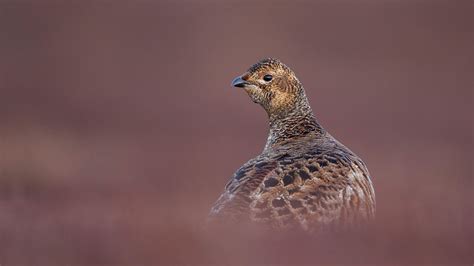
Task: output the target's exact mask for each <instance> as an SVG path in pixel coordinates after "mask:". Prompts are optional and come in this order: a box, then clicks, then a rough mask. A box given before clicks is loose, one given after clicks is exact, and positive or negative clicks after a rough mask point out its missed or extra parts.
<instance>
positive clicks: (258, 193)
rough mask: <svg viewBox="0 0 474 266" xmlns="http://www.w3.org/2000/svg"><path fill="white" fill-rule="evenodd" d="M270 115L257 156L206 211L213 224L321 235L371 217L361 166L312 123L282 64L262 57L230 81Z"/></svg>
mask: <svg viewBox="0 0 474 266" xmlns="http://www.w3.org/2000/svg"><path fill="white" fill-rule="evenodd" d="M232 86H234V87H237V88H241V89H243V90H244V91H245V92H246V93H247V94H248V96H249V97H250V99H251V100H252V101H253V102H255V103H257V104H259V105H260V106H262V107H263V109H264V110H265V111H266V113H267V115H268V121H269V134H268V138H267V141H266V144H265V146H264V149H263V151H262V153H261V154H260V155H258V156H257V157H255V158H253V159H251V160H249V161H248V162H246V163H245V164H244V165H242V166H241V167H240V168H239V169H238V170H237V171H236V172H235V173H234V174H233V175H232V177H231V178H230V180H229V181H228V183H227V184H226V185H225V188H224V191H223V193H222V194H221V195H220V197H219V198H218V199H217V201H216V202H215V203H214V205H213V206H212V208H211V211H210V213H209V220H210V221H214V222H216V221H218V222H240V221H247V222H251V223H255V224H262V225H264V226H266V227H268V228H272V229H285V228H300V229H302V230H304V231H308V232H321V231H324V230H328V229H334V228H351V227H354V226H356V225H360V224H364V223H367V222H369V221H372V220H373V219H374V217H375V191H374V187H373V185H372V181H371V179H370V174H369V171H368V169H367V167H366V165H365V164H364V162H363V161H362V160H361V159H360V158H359V157H358V156H357V155H356V154H355V153H354V152H352V151H351V150H349V149H348V148H347V147H345V146H344V145H343V144H341V143H340V142H339V141H337V140H336V139H335V138H334V137H332V136H331V135H330V134H329V133H328V132H327V131H326V130H325V129H324V128H323V127H322V126H321V125H320V123H319V122H318V121H317V119H316V117H315V115H314V114H313V111H312V109H311V107H310V104H309V101H308V98H307V97H306V93H305V89H304V88H303V86H302V84H301V82H300V81H299V80H298V78H297V77H296V75H295V73H294V72H293V71H292V70H291V69H290V68H289V67H288V66H286V65H285V64H283V63H282V62H281V61H280V60H278V59H275V58H267V59H263V60H260V61H259V62H257V63H256V64H254V65H253V66H251V67H250V68H249V69H248V70H247V71H246V72H245V73H244V74H242V75H240V76H238V77H236V78H235V79H234V80H233V81H232Z"/></svg>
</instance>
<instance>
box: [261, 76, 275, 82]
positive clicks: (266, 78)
mask: <svg viewBox="0 0 474 266" xmlns="http://www.w3.org/2000/svg"><path fill="white" fill-rule="evenodd" d="M272 78H273V76H272V75H265V76H263V80H265V81H270V80H272Z"/></svg>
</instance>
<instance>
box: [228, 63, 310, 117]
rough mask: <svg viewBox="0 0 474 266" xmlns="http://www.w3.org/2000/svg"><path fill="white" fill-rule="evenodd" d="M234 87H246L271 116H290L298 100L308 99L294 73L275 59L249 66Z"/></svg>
mask: <svg viewBox="0 0 474 266" xmlns="http://www.w3.org/2000/svg"><path fill="white" fill-rule="evenodd" d="M232 86H234V87H239V88H243V89H244V90H245V91H246V92H247V93H248V95H249V96H250V98H251V99H252V101H254V102H255V103H258V104H260V105H261V106H262V107H263V108H264V109H265V111H267V113H268V115H269V116H280V115H284V114H285V113H289V112H291V111H292V110H293V109H294V108H295V107H296V105H297V103H298V102H299V101H301V100H306V96H305V95H304V91H303V87H302V86H301V83H300V82H299V81H298V79H297V78H296V76H295V74H294V73H293V71H292V70H291V69H290V68H289V67H287V66H286V65H284V64H283V63H282V62H281V61H280V60H278V59H273V58H268V59H263V60H261V61H260V62H258V63H256V64H255V65H253V66H252V67H250V68H249V69H248V70H247V72H245V73H244V74H243V75H241V76H238V77H237V78H235V79H234V80H233V81H232ZM302 98H304V99H302Z"/></svg>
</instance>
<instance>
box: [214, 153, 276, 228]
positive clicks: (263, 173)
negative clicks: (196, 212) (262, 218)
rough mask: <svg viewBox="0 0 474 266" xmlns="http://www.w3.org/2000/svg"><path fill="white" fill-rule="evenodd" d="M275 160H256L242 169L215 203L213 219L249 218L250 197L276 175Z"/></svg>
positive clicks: (236, 173)
mask: <svg viewBox="0 0 474 266" xmlns="http://www.w3.org/2000/svg"><path fill="white" fill-rule="evenodd" d="M277 167H278V163H277V162H276V161H275V160H264V159H261V158H258V157H257V158H255V159H252V160H250V161H248V162H247V163H246V164H244V165H243V166H242V167H240V168H239V169H238V170H237V171H236V172H235V173H234V175H233V176H232V178H231V179H230V181H229V182H228V183H227V185H226V186H225V190H224V192H223V193H222V194H221V196H220V197H219V199H218V200H217V201H216V203H214V205H213V207H212V209H211V212H210V214H209V216H210V218H211V219H216V218H224V219H227V220H237V219H242V218H245V217H247V218H248V213H249V208H250V204H251V202H252V199H251V198H250V195H251V194H252V193H253V192H254V191H255V190H256V189H258V188H259V186H260V184H261V183H262V182H263V180H265V179H266V178H267V177H268V176H273V175H275V170H276V168H277Z"/></svg>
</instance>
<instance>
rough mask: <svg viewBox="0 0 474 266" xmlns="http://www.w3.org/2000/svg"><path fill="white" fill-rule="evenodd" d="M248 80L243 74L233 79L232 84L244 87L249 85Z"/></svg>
mask: <svg viewBox="0 0 474 266" xmlns="http://www.w3.org/2000/svg"><path fill="white" fill-rule="evenodd" d="M248 84H250V83H248V82H247V81H245V80H243V79H242V77H241V76H238V77H236V78H235V79H234V80H232V86H234V87H238V88H243V87H245V85H248Z"/></svg>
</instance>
